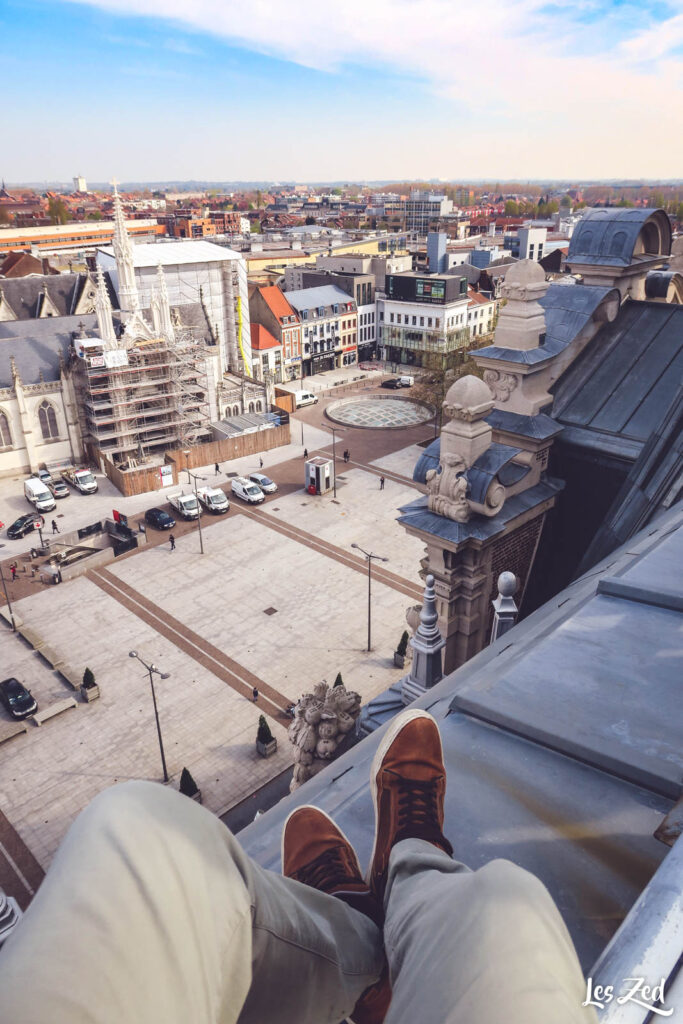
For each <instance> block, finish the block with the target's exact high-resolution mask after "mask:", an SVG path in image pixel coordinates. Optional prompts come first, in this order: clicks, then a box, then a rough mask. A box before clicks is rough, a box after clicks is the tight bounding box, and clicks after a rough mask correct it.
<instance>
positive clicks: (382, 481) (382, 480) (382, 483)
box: [379, 476, 384, 491]
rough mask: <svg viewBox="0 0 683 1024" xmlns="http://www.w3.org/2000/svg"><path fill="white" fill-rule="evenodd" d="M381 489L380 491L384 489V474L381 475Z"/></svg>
mask: <svg viewBox="0 0 683 1024" xmlns="http://www.w3.org/2000/svg"><path fill="white" fill-rule="evenodd" d="M379 489H380V491H383V490H384V477H383V476H381V477H380V478H379Z"/></svg>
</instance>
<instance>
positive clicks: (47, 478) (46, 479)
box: [36, 469, 52, 487]
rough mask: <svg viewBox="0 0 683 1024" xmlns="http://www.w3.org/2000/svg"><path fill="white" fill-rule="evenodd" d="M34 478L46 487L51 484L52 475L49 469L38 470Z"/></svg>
mask: <svg viewBox="0 0 683 1024" xmlns="http://www.w3.org/2000/svg"><path fill="white" fill-rule="evenodd" d="M36 476H37V477H38V478H39V479H40V480H42V481H43V483H44V484H46V486H47V487H49V486H50V484H51V483H52V473H51V472H50V470H49V469H39V470H38V472H37V473H36Z"/></svg>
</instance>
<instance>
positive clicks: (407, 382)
mask: <svg viewBox="0 0 683 1024" xmlns="http://www.w3.org/2000/svg"><path fill="white" fill-rule="evenodd" d="M414 383H415V378H414V377H399V378H398V379H397V384H398V386H399V387H401V388H412V386H413V384H414Z"/></svg>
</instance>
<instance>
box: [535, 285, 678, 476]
mask: <svg viewBox="0 0 683 1024" xmlns="http://www.w3.org/2000/svg"><path fill="white" fill-rule="evenodd" d="M682 376H683V306H678V305H673V304H667V303H661V302H634V301H631V300H629V301H627V302H625V303H624V305H623V306H622V307H621V309H620V310H619V314H618V316H617V318H616V320H614V321H613V322H612V323H611V324H605V325H604V326H603V327H602V328H601V329H600V331H598V333H597V335H596V336H595V337H594V338H593V340H592V342H591V344H590V345H589V346H588V347H587V348H586V349H585V350H584V351H583V352H582V353H581V355H580V356H579V357H578V359H577V360H576V361H575V362H574V363H573V364H572V365H571V366H570V367H569V369H568V370H567V371H566V372H565V373H564V374H563V375H562V377H561V378H560V380H559V382H558V384H557V385H556V388H555V402H554V405H553V417H554V418H555V419H557V420H558V422H559V423H561V424H562V425H563V426H564V428H565V429H564V431H563V433H562V435H561V443H562V444H566V443H571V444H578V445H585V446H587V447H595V446H597V447H604V448H605V450H610V451H622V453H623V456H624V457H625V458H630V459H632V458H634V456H635V455H636V454H637V453H638V452H639V451H640V449H641V447H642V445H643V443H644V442H645V441H646V440H647V439H648V438H649V437H650V435H651V434H652V433H653V431H654V430H655V429H656V428H657V427H658V426H659V424H660V422H661V420H662V417H663V416H664V414H665V413H666V410H667V409H669V407H670V406H671V404H672V402H673V400H674V398H675V396H676V394H677V392H678V390H679V388H680V386H681V378H682Z"/></svg>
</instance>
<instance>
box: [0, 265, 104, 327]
mask: <svg viewBox="0 0 683 1024" xmlns="http://www.w3.org/2000/svg"><path fill="white" fill-rule="evenodd" d="M104 277H105V283H106V285H107V288H108V291H109V300H110V302H111V304H112V307H113V308H114V309H117V308H118V299H117V298H116V292H115V290H114V288H113V286H112V283H111V280H110V278H109V274H108V273H106V274H105V275H104ZM87 280H88V275H87V274H83V273H81V274H32V275H31V276H30V277H8V278H2V279H1V280H0V291H2V293H3V295H4V297H5V299H6V301H7V303H8V304H9V306H10V309H11V310H12V312H13V313H14V314H15V316H16V317H17V319H18V320H31V319H33V318H34V317H37V316H38V313H39V306H40V304H41V296H42V295H43V293H44V292H45V291H47V294H48V296H49V297H50V300H51V302H52V304H53V305H54V307H55V309H56V310H57V314H58V316H60V317H62V316H72V315H73V313H74V310H75V309H76V307H77V303H78V300H79V299H80V297H81V294H82V292H83V289H84V287H85V284H86V282H87ZM10 322H11V321H10Z"/></svg>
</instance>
